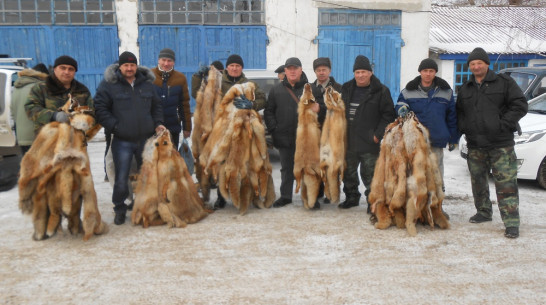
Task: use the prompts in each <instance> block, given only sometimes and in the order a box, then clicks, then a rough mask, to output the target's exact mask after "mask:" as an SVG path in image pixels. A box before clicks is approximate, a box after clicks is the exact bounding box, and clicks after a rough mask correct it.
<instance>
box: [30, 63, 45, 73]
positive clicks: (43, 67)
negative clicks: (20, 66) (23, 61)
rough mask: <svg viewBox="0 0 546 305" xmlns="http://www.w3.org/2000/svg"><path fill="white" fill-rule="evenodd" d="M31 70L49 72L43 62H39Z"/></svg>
mask: <svg viewBox="0 0 546 305" xmlns="http://www.w3.org/2000/svg"><path fill="white" fill-rule="evenodd" d="M32 70H34V71H38V72H42V73H45V74H49V70H48V69H47V67H46V65H44V64H43V63H39V64H37V65H36V66H34V67H32Z"/></svg>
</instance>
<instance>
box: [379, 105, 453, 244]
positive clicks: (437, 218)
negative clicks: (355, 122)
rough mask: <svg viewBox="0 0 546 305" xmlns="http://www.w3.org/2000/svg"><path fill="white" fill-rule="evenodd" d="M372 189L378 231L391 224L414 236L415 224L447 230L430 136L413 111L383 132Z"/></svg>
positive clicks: (439, 181)
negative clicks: (419, 223) (435, 226)
mask: <svg viewBox="0 0 546 305" xmlns="http://www.w3.org/2000/svg"><path fill="white" fill-rule="evenodd" d="M371 189H372V191H371V193H370V196H369V198H370V202H371V203H372V211H373V212H374V213H375V215H376V216H377V220H378V221H377V223H376V224H375V227H376V228H377V229H386V228H388V227H390V226H391V225H392V224H393V223H394V224H396V226H397V227H399V228H406V230H407V231H408V233H409V234H410V235H411V236H415V235H416V234H417V230H416V228H415V223H416V222H417V221H421V222H423V223H428V224H429V225H430V226H431V227H432V228H434V225H435V224H436V225H438V226H439V227H440V228H442V229H448V228H449V222H448V220H447V218H446V217H445V215H444V214H443V213H442V202H443V199H444V193H443V191H442V177H441V174H440V170H439V169H438V163H437V160H436V156H435V155H434V154H433V153H432V151H431V149H430V141H429V133H428V130H427V129H426V127H425V126H423V125H422V124H421V123H420V122H419V120H418V119H417V117H416V116H415V114H414V113H413V112H410V113H409V114H408V115H406V116H405V117H399V118H398V119H397V120H396V121H395V122H393V123H391V124H389V125H388V126H387V128H386V129H385V136H384V138H383V141H382V143H381V151H380V154H379V158H378V160H377V163H376V166H375V172H374V177H373V181H372V187H371Z"/></svg>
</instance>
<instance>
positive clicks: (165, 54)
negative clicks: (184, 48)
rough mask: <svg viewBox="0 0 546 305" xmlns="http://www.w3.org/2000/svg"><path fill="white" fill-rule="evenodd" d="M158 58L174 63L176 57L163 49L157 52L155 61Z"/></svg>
mask: <svg viewBox="0 0 546 305" xmlns="http://www.w3.org/2000/svg"><path fill="white" fill-rule="evenodd" d="M160 58H169V59H172V61H176V56H175V55H174V51H173V50H171V49H169V48H165V49H163V50H161V51H159V55H158V56H157V59H160Z"/></svg>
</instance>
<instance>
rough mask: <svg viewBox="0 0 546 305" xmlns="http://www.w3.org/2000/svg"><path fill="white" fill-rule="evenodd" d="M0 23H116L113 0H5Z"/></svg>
mask: <svg viewBox="0 0 546 305" xmlns="http://www.w3.org/2000/svg"><path fill="white" fill-rule="evenodd" d="M0 24H4V25H7V24H27V25H34V24H47V25H51V24H56V25H62V24H90V25H92V24H116V18H115V7H114V0H4V1H0Z"/></svg>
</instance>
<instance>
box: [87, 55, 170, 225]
mask: <svg viewBox="0 0 546 305" xmlns="http://www.w3.org/2000/svg"><path fill="white" fill-rule="evenodd" d="M153 80H154V75H153V73H152V71H150V70H149V69H148V68H145V67H138V66H137V58H136V56H135V55H134V54H133V53H131V52H123V53H121V55H120V56H119V61H118V63H117V64H113V65H110V66H109V67H108V68H106V71H105V72H104V79H103V80H102V81H101V83H100V84H99V87H98V88H97V93H96V95H95V101H96V112H97V120H98V122H99V123H100V124H101V125H102V126H104V128H105V129H107V130H110V131H111V132H112V135H113V140H112V145H111V148H110V149H111V150H112V157H113V159H114V168H115V171H116V176H115V182H114V191H113V193H112V202H113V204H114V212H115V214H116V216H115V218H114V223H115V224H116V225H121V224H123V223H125V214H126V212H127V209H128V206H127V205H126V204H125V199H126V198H127V196H128V194H129V185H128V180H129V170H130V168H131V160H132V159H133V157H134V158H135V160H136V162H137V167H138V168H139V169H140V166H141V165H142V151H143V149H144V144H145V142H146V139H148V138H149V137H150V136H152V135H153V134H154V132H155V133H159V132H161V131H164V130H165V126H163V111H162V108H161V100H160V99H159V97H158V96H157V94H156V91H155V89H154V85H153V83H152V81H153ZM111 178H112V177H110V179H111Z"/></svg>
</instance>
